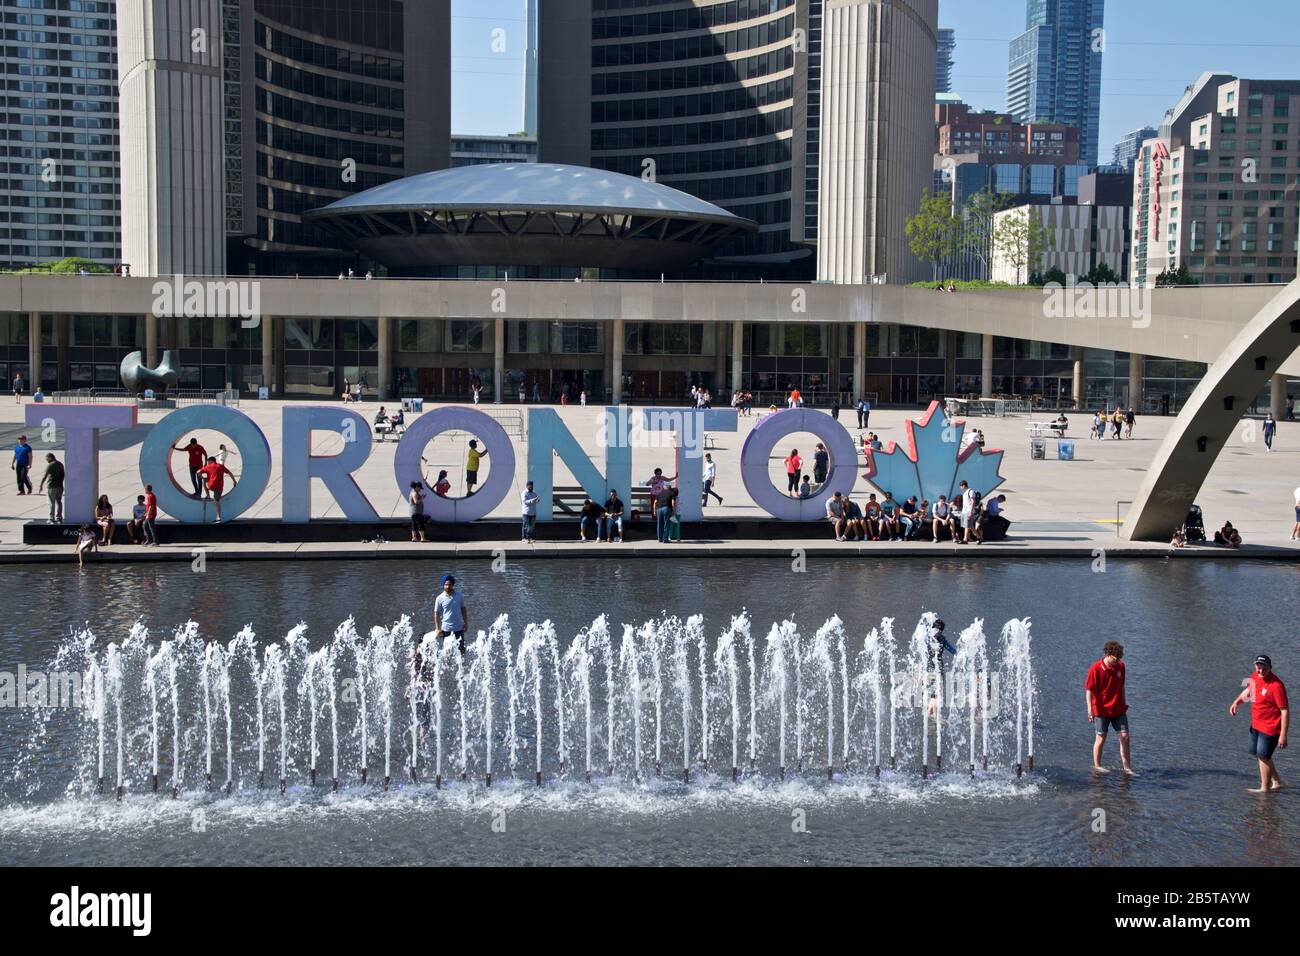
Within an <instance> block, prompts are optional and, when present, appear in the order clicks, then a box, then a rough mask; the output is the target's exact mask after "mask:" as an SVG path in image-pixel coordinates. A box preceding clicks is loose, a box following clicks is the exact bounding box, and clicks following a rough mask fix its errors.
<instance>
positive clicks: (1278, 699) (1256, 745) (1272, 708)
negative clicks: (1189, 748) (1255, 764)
mask: <svg viewBox="0 0 1300 956" xmlns="http://www.w3.org/2000/svg"><path fill="white" fill-rule="evenodd" d="M1247 701H1249V702H1250V752H1251V754H1252V755H1253V756H1254V757H1255V758H1256V759H1257V760H1258V761H1259V788H1258V789H1256V788H1254V787H1252V788H1251V789H1250V792H1251V793H1269V792H1270V791H1273V790H1281V789H1282V778H1281V777H1279V776H1278V775H1277V767H1276V766H1275V765H1274V763H1273V751H1274V750H1276V749H1277V748H1278V747H1281V748H1282V749H1283V750H1285V749H1286V732H1287V726H1288V725H1289V724H1290V723H1291V711H1290V710H1289V709H1288V705H1287V699H1286V685H1285V684H1283V683H1282V681H1281V680H1279V679H1278V676H1277V675H1276V674H1274V673H1273V662H1272V661H1271V660H1269V657H1268V655H1267V654H1260V655H1259V657H1257V658H1255V673H1253V674H1251V675H1250V677H1248V678H1247V679H1246V689H1245V690H1243V691H1242V692H1241V693H1240V694H1238V695H1237V699H1236V700H1234V701H1233V702H1232V706H1231V707H1229V708H1228V713H1229V714H1230V715H1232V716H1234V717H1235V716H1236V715H1237V708H1238V707H1240V706H1241V705H1242V704H1244V703H1246V702H1247Z"/></svg>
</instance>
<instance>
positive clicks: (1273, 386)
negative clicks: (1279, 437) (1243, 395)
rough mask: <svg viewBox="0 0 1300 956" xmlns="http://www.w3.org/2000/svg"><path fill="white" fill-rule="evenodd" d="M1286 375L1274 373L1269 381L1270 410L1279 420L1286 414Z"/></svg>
mask: <svg viewBox="0 0 1300 956" xmlns="http://www.w3.org/2000/svg"><path fill="white" fill-rule="evenodd" d="M1286 378H1287V377H1286V376H1285V375H1274V376H1273V379H1272V381H1271V382H1270V383H1269V390H1268V410H1269V411H1270V412H1272V413H1273V417H1274V418H1275V419H1277V420H1278V421H1281V420H1282V416H1283V415H1285V414H1286Z"/></svg>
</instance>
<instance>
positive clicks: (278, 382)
mask: <svg viewBox="0 0 1300 956" xmlns="http://www.w3.org/2000/svg"><path fill="white" fill-rule="evenodd" d="M271 322H272V323H273V324H272V326H271V339H272V341H273V342H274V343H275V389H274V390H273V391H272V392H271V394H272V395H274V396H275V397H276V398H284V394H285V392H286V391H287V389H286V387H285V378H284V319H271Z"/></svg>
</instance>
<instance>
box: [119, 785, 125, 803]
mask: <svg viewBox="0 0 1300 956" xmlns="http://www.w3.org/2000/svg"><path fill="white" fill-rule="evenodd" d="M125 793H126V787H124V786H122V785H121V784H118V785H117V799H118V800H119V801H121V799H122V795H123V794H125Z"/></svg>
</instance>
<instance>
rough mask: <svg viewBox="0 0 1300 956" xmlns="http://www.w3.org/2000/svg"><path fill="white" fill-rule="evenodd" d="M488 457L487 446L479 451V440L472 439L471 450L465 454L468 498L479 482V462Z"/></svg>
mask: <svg viewBox="0 0 1300 956" xmlns="http://www.w3.org/2000/svg"><path fill="white" fill-rule="evenodd" d="M486 457H487V448H486V447H484V448H483V450H482V451H479V447H478V442H477V441H475V440H473V439H470V443H469V451H468V452H467V453H466V454H465V497H466V498H468V497H469V496H470V495H472V494H474V486H475V485H477V484H478V463H479V460H480V459H483V458H486Z"/></svg>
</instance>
